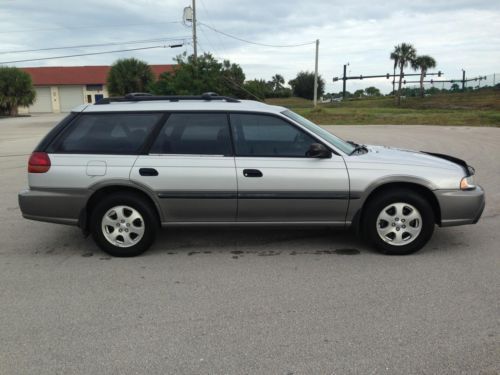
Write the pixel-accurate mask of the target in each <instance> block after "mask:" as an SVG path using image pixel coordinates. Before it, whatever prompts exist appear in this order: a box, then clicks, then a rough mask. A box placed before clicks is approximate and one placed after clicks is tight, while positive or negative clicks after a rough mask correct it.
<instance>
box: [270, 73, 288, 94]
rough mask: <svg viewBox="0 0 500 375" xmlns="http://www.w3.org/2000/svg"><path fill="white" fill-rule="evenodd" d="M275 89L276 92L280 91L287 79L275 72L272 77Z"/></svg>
mask: <svg viewBox="0 0 500 375" xmlns="http://www.w3.org/2000/svg"><path fill="white" fill-rule="evenodd" d="M271 82H272V86H273V90H274V91H275V92H277V91H280V90H281V89H282V88H283V85H284V84H285V79H284V78H283V76H282V75H281V74H275V75H274V76H272V78H271Z"/></svg>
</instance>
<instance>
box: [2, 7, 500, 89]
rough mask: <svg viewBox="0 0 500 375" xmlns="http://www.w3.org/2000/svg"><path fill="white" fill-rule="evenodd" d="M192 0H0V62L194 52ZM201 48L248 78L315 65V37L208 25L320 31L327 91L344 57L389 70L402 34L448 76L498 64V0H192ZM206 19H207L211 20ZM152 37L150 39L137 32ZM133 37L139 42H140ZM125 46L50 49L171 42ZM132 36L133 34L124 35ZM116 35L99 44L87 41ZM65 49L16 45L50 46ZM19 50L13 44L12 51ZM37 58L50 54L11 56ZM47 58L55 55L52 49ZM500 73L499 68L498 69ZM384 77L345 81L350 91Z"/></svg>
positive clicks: (364, 67)
mask: <svg viewBox="0 0 500 375" xmlns="http://www.w3.org/2000/svg"><path fill="white" fill-rule="evenodd" d="M190 2H191V0H184V1H183V0H176V1H173V0H106V1H103V0H86V1H69V0H66V1H64V0H43V1H40V0H0V19H1V23H0V62H2V63H5V62H10V63H8V64H6V65H14V66H62V65H65V66H67V65H104V64H111V63H113V61H115V60H116V59H118V58H121V57H132V56H133V57H136V58H140V59H143V60H145V61H147V62H148V63H150V64H165V63H167V64H168V63H171V62H172V59H173V58H174V57H175V55H177V54H179V53H182V52H183V51H187V52H188V53H192V45H191V44H187V43H190V42H191V39H190V38H191V29H190V28H188V27H186V26H184V25H183V24H182V22H181V20H182V11H183V8H184V7H185V6H187V5H190ZM197 15H198V21H199V23H200V24H199V26H198V35H199V44H198V49H199V53H203V52H211V53H212V54H213V55H215V56H216V57H218V58H220V59H230V60H231V61H232V62H236V63H238V64H240V65H241V66H242V67H243V69H244V71H245V74H246V76H247V79H252V78H264V79H269V78H270V77H271V76H272V75H273V74H275V73H280V74H282V75H283V76H284V77H285V79H286V80H287V81H288V80H289V79H291V78H293V77H294V76H295V74H296V73H297V72H298V71H301V70H311V71H312V70H314V44H309V45H304V46H300V47H293V48H277V47H265V46H260V45H253V44H249V43H245V42H243V41H239V40H236V39H231V38H229V37H227V36H225V35H222V34H220V33H217V32H215V31H213V30H212V29H213V28H215V29H217V30H220V31H222V32H225V33H227V34H231V35H234V36H236V37H238V38H241V39H245V40H248V41H252V42H256V43H260V44H269V45H290V44H301V43H305V42H312V41H314V40H316V39H319V40H320V50H319V56H320V58H319V71H320V74H321V75H322V76H323V78H324V79H325V81H326V82H327V91H328V92H330V91H335V92H337V91H339V90H340V89H341V83H340V82H337V83H333V82H332V78H333V77H334V76H340V75H341V74H342V66H343V64H345V63H349V67H348V73H349V74H350V75H360V74H363V75H369V74H385V73H387V72H390V71H392V62H391V61H390V60H389V54H390V52H391V51H392V49H393V47H394V45H396V44H398V43H400V42H409V43H413V44H414V45H415V47H416V48H417V52H418V53H419V54H429V55H431V56H433V57H434V58H435V59H436V60H437V62H438V67H437V69H439V70H441V71H443V72H444V73H445V77H446V78H447V79H453V78H459V77H461V69H462V68H464V69H465V70H466V71H467V75H468V76H469V77H472V76H476V75H486V74H493V73H495V72H496V73H500V1H499V0H484V1H483V0H413V1H405V0H388V1H368V0H359V1H355V0H351V1H336V0H326V1H322V0H315V1H306V0H302V1H300V0H273V1H270V0H253V1H251V2H250V1H237V0H232V1H230V0H197ZM211 28H212V29H211ZM152 39H157V40H156V41H149V42H140V41H145V40H152ZM138 41H139V42H140V43H138ZM182 41H185V43H186V44H185V46H183V47H181V48H175V49H171V48H158V49H150V50H138V51H128V52H122V53H112V54H102V55H94V56H81V57H73V58H65V59H62V58H59V59H56V58H55V57H57V56H62V55H72V54H82V53H93V52H101V51H111V50H120V49H132V48H142V47H149V46H157V45H165V44H167V45H169V44H177V43H179V42H182ZM129 42H136V43H129ZM106 43H115V44H113V45H105V46H87V47H85V46H84V45H89V44H91V45H95V44H106ZM67 46H70V47H74V48H71V49H56V50H42V51H31V52H20V51H23V50H34V49H44V48H52V47H67ZM16 51H17V52H16ZM36 58H51V59H49V60H40V61H29V62H15V63H13V62H12V61H17V60H27V59H36ZM52 58H53V59H52ZM499 78H500V77H499ZM370 85H375V86H378V87H379V88H381V89H382V90H384V91H387V90H388V88H389V84H388V80H386V79H379V80H363V81H349V82H348V89H349V90H351V91H353V90H355V89H357V88H364V87H367V86H370Z"/></svg>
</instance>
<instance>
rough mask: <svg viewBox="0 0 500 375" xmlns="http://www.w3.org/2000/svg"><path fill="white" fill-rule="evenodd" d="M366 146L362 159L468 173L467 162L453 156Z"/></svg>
mask: <svg viewBox="0 0 500 375" xmlns="http://www.w3.org/2000/svg"><path fill="white" fill-rule="evenodd" d="M366 147H367V149H368V152H367V153H365V154H363V155H358V156H359V157H361V158H360V159H364V160H367V159H368V160H369V161H370V162H376V163H384V164H399V165H406V166H420V167H428V168H439V169H447V170H456V171H458V172H460V173H464V172H465V173H467V164H466V163H465V162H464V161H463V160H460V159H457V158H454V157H452V156H448V155H442V154H430V153H426V152H421V151H414V150H406V149H401V148H394V147H387V146H376V145H367V146H366ZM464 166H465V167H464Z"/></svg>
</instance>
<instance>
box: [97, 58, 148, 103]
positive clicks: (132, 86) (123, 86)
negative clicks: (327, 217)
mask: <svg viewBox="0 0 500 375" xmlns="http://www.w3.org/2000/svg"><path fill="white" fill-rule="evenodd" d="M154 81H155V76H154V74H153V71H152V70H151V67H150V66H149V65H148V64H147V63H145V62H144V61H141V60H138V59H135V58H128V59H119V60H117V61H115V62H114V63H113V65H112V66H111V69H110V70H109V73H108V79H107V84H108V91H109V93H110V95H125V94H128V93H131V92H145V91H149V90H150V85H151V84H152V83H153V82H154Z"/></svg>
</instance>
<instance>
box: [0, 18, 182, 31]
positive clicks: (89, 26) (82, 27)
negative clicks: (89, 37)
mask: <svg viewBox="0 0 500 375" xmlns="http://www.w3.org/2000/svg"><path fill="white" fill-rule="evenodd" d="M175 23H182V22H181V21H164V22H148V23H132V24H123V23H121V24H114V25H106V24H104V25H86V26H59V27H51V28H46V29H22V30H8V31H7V30H4V31H0V34H11V33H25V32H34V31H37V32H38V31H58V30H79V29H93V28H99V29H102V28H109V27H130V26H149V25H160V24H175Z"/></svg>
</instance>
